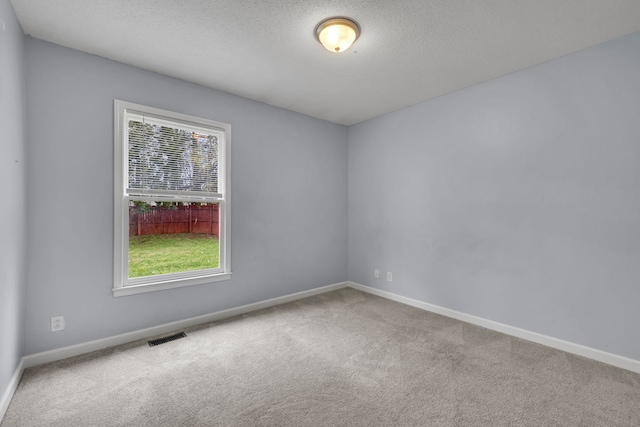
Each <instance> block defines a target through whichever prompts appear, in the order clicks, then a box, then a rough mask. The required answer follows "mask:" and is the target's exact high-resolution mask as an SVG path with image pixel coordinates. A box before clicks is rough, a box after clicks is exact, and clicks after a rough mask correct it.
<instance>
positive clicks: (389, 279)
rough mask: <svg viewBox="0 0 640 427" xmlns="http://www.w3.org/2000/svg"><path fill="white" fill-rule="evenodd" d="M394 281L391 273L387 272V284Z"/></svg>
mask: <svg viewBox="0 0 640 427" xmlns="http://www.w3.org/2000/svg"><path fill="white" fill-rule="evenodd" d="M392 279H393V277H392V276H391V272H390V271H387V282H391V280H392Z"/></svg>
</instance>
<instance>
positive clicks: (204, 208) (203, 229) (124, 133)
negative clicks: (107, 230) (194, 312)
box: [113, 100, 231, 296]
mask: <svg viewBox="0 0 640 427" xmlns="http://www.w3.org/2000/svg"><path fill="white" fill-rule="evenodd" d="M114 110H115V111H114V112H115V115H114V128H115V130H114V140H115V151H114V153H115V155H114V183H115V185H114V188H115V200H114V206H115V207H114V281H115V283H114V288H113V292H114V296H123V295H131V294H137V293H142V292H150V291H157V290H162V289H171V288H176V287H182V286H190V285H199V284H203V283H209V282H215V281H219V280H228V279H229V278H230V277H231V270H230V265H231V263H230V259H229V256H230V241H229V231H230V224H229V212H230V206H229V188H230V187H229V177H230V173H229V164H230V161H229V159H230V150H229V142H230V133H231V126H230V125H229V124H226V123H219V122H214V121H212V120H207V119H200V118H197V117H191V116H187V115H184V114H179V113H173V112H170V111H165V110H159V109H157V108H152V107H145V106H142V105H137V104H132V103H129V102H124V101H118V100H116V101H115V102H114Z"/></svg>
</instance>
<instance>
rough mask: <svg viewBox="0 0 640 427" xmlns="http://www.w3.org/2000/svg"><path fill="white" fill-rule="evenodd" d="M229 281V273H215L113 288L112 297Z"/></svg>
mask: <svg viewBox="0 0 640 427" xmlns="http://www.w3.org/2000/svg"><path fill="white" fill-rule="evenodd" d="M229 279H231V273H217V274H211V275H207V276H198V277H189V278H184V279H174V280H165V281H158V282H150V283H145V284H142V285H130V286H123V287H121V288H113V296H114V297H123V296H126V295H135V294H142V293H146V292H155V291H164V290H166V289H175V288H183V287H185V286H195V285H203V284H205V283H212V282H220V281H223V280H229Z"/></svg>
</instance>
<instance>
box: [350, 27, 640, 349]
mask: <svg viewBox="0 0 640 427" xmlns="http://www.w3.org/2000/svg"><path fill="white" fill-rule="evenodd" d="M348 176H349V206H348V209H349V226H348V228H349V250H348V254H349V279H350V280H352V281H355V282H358V283H361V284H364V285H369V286H373V287H375V288H378V289H383V290H389V291H391V292H394V293H396V294H399V295H403V296H405V297H410V298H414V299H418V300H421V301H424V302H428V303H432V304H436V305H439V306H443V307H447V308H450V309H453V310H458V311H461V312H464V313H468V314H472V315H476V316H480V317H483V318H486V319H491V320H495V321H498V322H502V323H505V324H508V325H512V326H516V327H520V328H524V329H527V330H530V331H534V332H538V333H542V334H546V335H549V336H552V337H557V338H560V339H564V340H568V341H571V342H574V343H578V344H583V345H587V346H590V347H593V348H596V349H600V350H604V351H607V352H612V353H615V354H619V355H622V356H627V357H630V358H633V359H637V360H640V340H638V325H640V310H639V309H638V302H639V301H640V286H639V283H640V282H639V280H640V33H638V34H634V35H631V36H628V37H625V38H621V39H618V40H615V41H613V42H610V43H607V44H604V45H600V46H597V47H594V48H591V49H588V50H585V51H582V52H579V53H576V54H573V55H569V56H566V57H563V58H560V59H558V60H554V61H551V62H548V63H545V64H542V65H539V66H536V67H533V68H530V69H526V70H524V71H521V72H517V73H514V74H511V75H508V76H505V77H502V78H499V79H496V80H493V81H490V82H487V83H485V84H481V85H478V86H474V87H471V88H468V89H466V90H463V91H460V92H457V93H454V94H451V95H448V96H444V97H441V98H439V99H436V100H432V101H430V102H425V103H422V104H419V105H416V106H413V107H410V108H406V109H403V110H400V111H397V112H394V113H391V114H388V115H385V116H383V117H379V118H377V119H373V120H370V121H367V122H363V123H361V124H358V125H356V126H352V127H350V128H349V164H348ZM376 267H378V268H380V269H382V270H383V274H384V271H392V272H393V282H391V283H388V282H386V281H385V280H384V278H382V279H374V278H373V270H374V268H376Z"/></svg>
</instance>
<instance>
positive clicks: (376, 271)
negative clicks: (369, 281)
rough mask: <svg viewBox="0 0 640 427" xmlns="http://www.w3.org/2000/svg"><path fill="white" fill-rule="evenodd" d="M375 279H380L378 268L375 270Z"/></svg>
mask: <svg viewBox="0 0 640 427" xmlns="http://www.w3.org/2000/svg"><path fill="white" fill-rule="evenodd" d="M373 277H375V278H376V279H379V278H380V270H378V269H377V268H376V269H375V270H373Z"/></svg>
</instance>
